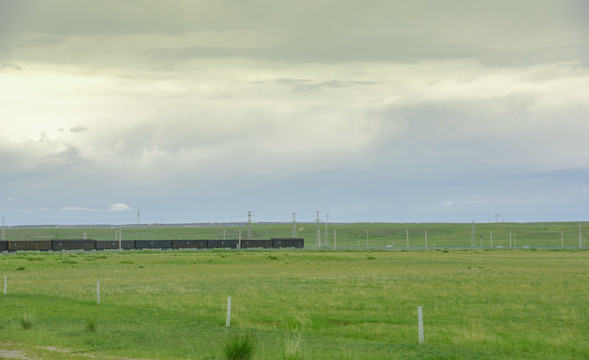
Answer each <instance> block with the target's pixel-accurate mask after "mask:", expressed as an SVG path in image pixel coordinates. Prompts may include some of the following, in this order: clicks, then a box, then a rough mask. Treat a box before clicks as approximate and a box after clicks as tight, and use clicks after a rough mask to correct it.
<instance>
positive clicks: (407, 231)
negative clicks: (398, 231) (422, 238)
mask: <svg viewBox="0 0 589 360" xmlns="http://www.w3.org/2000/svg"><path fill="white" fill-rule="evenodd" d="M405 231H406V232H407V249H409V230H405Z"/></svg>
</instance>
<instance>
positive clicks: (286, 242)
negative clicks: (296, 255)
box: [270, 238, 305, 249]
mask: <svg viewBox="0 0 589 360" xmlns="http://www.w3.org/2000/svg"><path fill="white" fill-rule="evenodd" d="M270 240H272V247H273V248H275V249H278V248H295V249H302V248H304V247H305V239H301V238H283V239H281V238H272V239H270Z"/></svg>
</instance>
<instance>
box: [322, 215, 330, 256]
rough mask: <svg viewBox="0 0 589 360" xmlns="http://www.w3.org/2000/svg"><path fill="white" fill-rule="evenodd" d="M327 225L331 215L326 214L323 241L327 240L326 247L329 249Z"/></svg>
mask: <svg viewBox="0 0 589 360" xmlns="http://www.w3.org/2000/svg"><path fill="white" fill-rule="evenodd" d="M327 224H329V214H325V235H323V239H324V240H325V247H327V248H328V247H329V233H328V232H327Z"/></svg>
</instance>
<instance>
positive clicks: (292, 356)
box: [280, 333, 305, 360]
mask: <svg viewBox="0 0 589 360" xmlns="http://www.w3.org/2000/svg"><path fill="white" fill-rule="evenodd" d="M301 338H302V335H301V334H300V333H299V335H298V336H297V337H296V338H292V337H287V338H286V339H285V340H284V349H283V351H282V356H281V357H280V359H282V360H304V359H305V356H304V354H303V351H302V349H301Z"/></svg>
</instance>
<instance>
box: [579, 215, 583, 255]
mask: <svg viewBox="0 0 589 360" xmlns="http://www.w3.org/2000/svg"><path fill="white" fill-rule="evenodd" d="M582 248H583V235H582V232H581V222H580V221H579V249H582Z"/></svg>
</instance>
